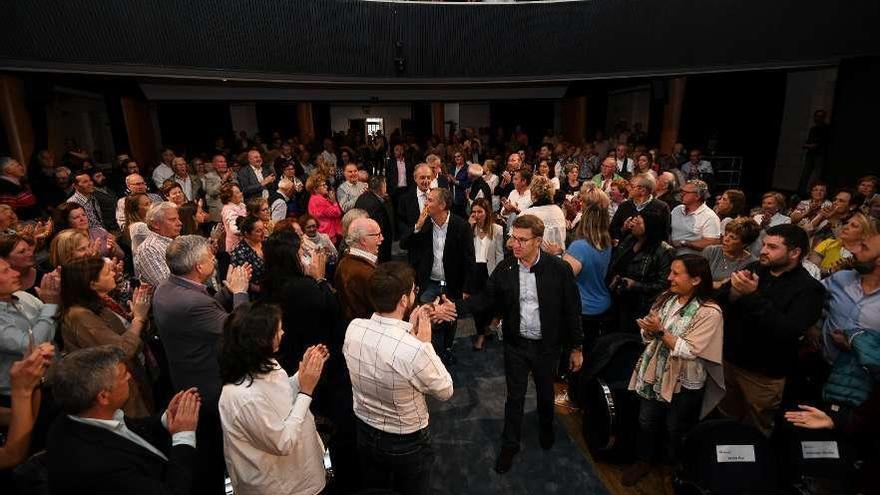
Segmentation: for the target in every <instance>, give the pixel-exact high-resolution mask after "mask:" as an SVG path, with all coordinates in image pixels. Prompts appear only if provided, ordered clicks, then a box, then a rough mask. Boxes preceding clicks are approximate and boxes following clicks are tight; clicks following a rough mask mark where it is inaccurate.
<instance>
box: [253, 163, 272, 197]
mask: <svg viewBox="0 0 880 495" xmlns="http://www.w3.org/2000/svg"><path fill="white" fill-rule="evenodd" d="M248 166H249V167H251V170H253V171H254V175H256V176H257V182H263V179H264V178H265V177H263V167H262V166H260V167H253V166H250V165H248ZM260 194H261V195H262V196H263V197H264V198H267V199H268V198H269V190H268V189H266V186H263V192H262V193H260Z"/></svg>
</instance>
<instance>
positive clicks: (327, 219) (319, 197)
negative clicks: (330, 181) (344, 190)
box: [306, 174, 342, 244]
mask: <svg viewBox="0 0 880 495" xmlns="http://www.w3.org/2000/svg"><path fill="white" fill-rule="evenodd" d="M306 191H308V192H309V194H311V196H310V197H309V215H311V216H313V217H315V218H316V219H317V220H318V225H319V227H318V232H321V233H324V234H327V236H329V237H330V239H331V240H332V241H333V243H334V244H336V243H337V242H339V236H340V235H341V234H342V208H340V207H339V203H337V202H336V194H335V193H334V192H333V190H332V189H330V188H328V187H327V178H326V177H324V176H322V175H319V174H315V175H313V176H311V177H309V179H308V180H307V181H306Z"/></svg>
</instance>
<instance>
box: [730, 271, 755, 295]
mask: <svg viewBox="0 0 880 495" xmlns="http://www.w3.org/2000/svg"><path fill="white" fill-rule="evenodd" d="M758 280H759V278H758V275H757V274H754V273H752V272H750V271H748V270H739V271H736V272H733V273H731V274H730V285H731V287H732V288H733V290H734V292H735V293H736V295H737V297H739V296H746V295H749V294H751V293H753V292H755V291H756V290H758Z"/></svg>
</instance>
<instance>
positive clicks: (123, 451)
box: [47, 345, 201, 494]
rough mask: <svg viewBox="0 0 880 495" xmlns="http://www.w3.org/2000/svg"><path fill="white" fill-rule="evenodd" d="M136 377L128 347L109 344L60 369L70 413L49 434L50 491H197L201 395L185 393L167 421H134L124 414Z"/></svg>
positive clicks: (58, 399) (56, 381)
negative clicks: (195, 475) (129, 363)
mask: <svg viewBox="0 0 880 495" xmlns="http://www.w3.org/2000/svg"><path fill="white" fill-rule="evenodd" d="M130 379H131V374H130V373H129V372H128V368H127V367H126V365H125V354H124V353H123V352H122V349H120V348H118V347H114V346H109V345H108V346H97V347H89V348H85V349H80V350H78V351H74V352H71V353H70V354H68V355H67V356H65V357H64V358H63V359H61V360H60V361H58V362H57V363H55V364H54V365H53V366H52V368H51V369H50V374H49V381H50V383H51V384H52V391H53V394H54V397H55V403H56V404H58V405H60V406H61V408H62V409H63V411H64V413H65V414H63V415H60V416H59V417H58V419H57V420H56V421H55V423H54V424H53V426H52V428H51V430H50V431H49V437H48V449H47V452H48V471H49V473H48V474H49V491H50V492H52V493H61V492H62V491H64V492H70V493H95V494H100V493H126V492H129V493H130V492H132V491H136V492H138V493H166V492H167V493H189V492H190V490H191V488H192V486H194V485H193V483H192V481H193V480H192V474H191V472H192V468H193V465H194V463H195V462H196V439H195V430H196V427H197V425H198V418H199V408H200V405H201V399H200V397H199V394H198V392H197V391H195V390H193V389H189V390H185V391H182V392H180V393H178V394H177V395H175V396H174V397H173V398H172V399H171V402H170V403H169V404H168V409H167V410H166V411H165V412H164V413H162V415H161V416H154V417H147V418H138V419H133V418H128V417H125V415H124V413H123V412H122V406H123V405H124V404H125V402H126V401H127V400H128V397H129V381H130ZM199 448H200V450H201V446H199Z"/></svg>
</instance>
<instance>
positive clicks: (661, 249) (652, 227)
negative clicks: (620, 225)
mask: <svg viewBox="0 0 880 495" xmlns="http://www.w3.org/2000/svg"><path fill="white" fill-rule="evenodd" d="M629 231H630V234H629V235H627V236H626V237H624V238H623V240H621V241H620V244H618V245H617V247H616V248H614V252H613V254H612V256H611V265H610V266H609V269H608V277H609V278H610V280H611V283H610V284H609V285H610V288H611V295H612V297H613V298H614V302H615V305H616V306H617V316H618V328H619V329H620V331H621V332H630V333H635V332H638V331H639V328H638V326H637V325H636V319H637V318H641V317H643V316H645V315H646V314H648V310H650V309H651V304H653V302H654V299H656V298H657V295H658V294H660V293H661V292H663V291H664V290H665V289H666V288H667V286H668V282H667V281H666V277H667V276H668V275H669V266H670V264H671V263H672V257H673V254H674V253H673V249H672V247H671V246H670V245H669V244H667V243H666V242H665V239H666V235H667V233H666V222H665V221H664V218H663V215H662V213H660V212H659V211H656V210H648V209H645V210H642V212H641V213H639V214H638V215H636V216H635V217H634V218H633V219H632V220H631V225H630V228H629Z"/></svg>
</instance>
